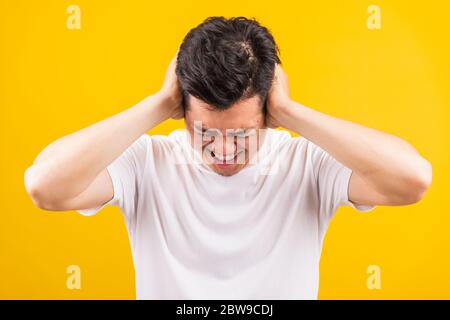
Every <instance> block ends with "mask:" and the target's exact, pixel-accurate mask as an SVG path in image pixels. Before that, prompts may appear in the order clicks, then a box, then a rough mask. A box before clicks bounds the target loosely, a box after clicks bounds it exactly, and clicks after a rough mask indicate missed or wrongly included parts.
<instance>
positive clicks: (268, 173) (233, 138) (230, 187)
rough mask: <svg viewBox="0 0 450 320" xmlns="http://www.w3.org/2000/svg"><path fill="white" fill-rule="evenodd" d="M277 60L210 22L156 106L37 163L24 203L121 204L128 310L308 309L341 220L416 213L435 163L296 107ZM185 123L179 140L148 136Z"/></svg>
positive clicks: (240, 21)
mask: <svg viewBox="0 0 450 320" xmlns="http://www.w3.org/2000/svg"><path fill="white" fill-rule="evenodd" d="M277 51H278V49H277V46H276V44H275V41H274V39H273V37H272V36H271V34H270V32H269V31H268V30H267V29H266V28H264V27H263V26H261V25H260V24H259V23H258V22H256V21H255V20H248V19H245V18H242V17H239V18H231V19H225V18H223V17H212V18H208V19H207V20H205V21H204V22H203V23H202V24H200V25H199V26H198V27H197V28H194V29H192V30H191V31H190V32H189V33H188V35H187V36H186V38H185V39H184V41H183V43H182V44H181V46H180V48H179V51H178V53H177V55H176V57H175V58H174V59H173V60H172V61H171V63H170V65H169V67H168V69H167V73H166V77H165V80H164V83H163V86H162V88H161V89H160V90H159V91H158V92H157V93H156V94H153V95H151V96H149V97H148V98H146V99H144V100H143V101H141V102H140V103H138V104H137V105H135V106H133V107H131V108H129V109H127V110H125V111H123V112H121V113H119V114H117V115H114V116H112V117H110V118H107V119H105V120H103V121H100V122H98V123H96V124H93V125H91V126H89V127H87V128H84V129H82V130H80V131H77V132H75V133H72V134H70V135H67V136H65V137H62V138H61V139H58V140H56V141H55V142H53V143H52V144H50V145H49V146H48V147H46V148H45V149H44V150H43V151H42V152H41V153H40V154H39V155H38V156H37V158H36V160H35V161H34V164H33V165H32V166H31V167H30V168H28V169H27V171H26V173H25V185H26V189H27V191H28V193H29V194H30V196H31V198H32V200H33V201H34V203H35V204H36V205H37V206H38V207H40V208H42V209H45V210H55V211H65V210H77V211H79V212H80V213H82V214H85V215H92V214H94V213H96V212H97V211H98V210H100V209H101V208H102V207H103V206H105V205H107V204H111V205H116V206H119V207H120V209H121V211H122V212H123V215H124V219H125V222H126V225H127V229H128V233H129V238H130V243H131V248H132V252H133V260H134V265H135V271H136V290H137V298H138V299H316V298H317V292H318V278H319V275H318V268H319V259H320V254H321V248H322V240H323V237H324V235H325V231H326V229H327V226H328V224H329V222H330V220H331V218H332V217H333V215H334V213H335V211H336V210H337V208H338V207H339V206H343V205H348V206H352V207H353V208H355V209H357V210H359V211H369V210H372V209H373V208H374V207H375V206H377V205H385V206H397V205H407V204H412V203H415V202H417V201H419V200H420V199H421V198H422V197H423V195H424V193H425V192H426V190H427V188H428V187H429V185H430V183H431V165H430V163H429V162H428V161H427V160H425V159H424V158H423V157H421V156H420V154H419V153H418V152H417V151H416V150H415V149H414V148H413V147H412V146H411V145H409V144H408V143H407V142H405V141H403V140H401V139H399V138H397V137H395V136H392V135H390V134H386V133H383V132H380V131H377V130H374V129H371V128H367V127H364V126H361V125H358V124H355V123H351V122H349V121H345V120H341V119H337V118H334V117H331V116H328V115H325V114H323V113H320V112H319V111H317V110H313V109H311V108H308V107H306V106H304V105H301V104H299V103H297V102H295V101H293V100H292V99H291V98H290V95H289V88H288V80H287V76H286V74H285V73H284V71H283V70H282V68H281V66H280V63H281V62H280V60H279V58H278V56H277ZM183 117H184V120H185V127H186V129H185V130H175V131H173V132H172V133H171V134H170V135H169V136H162V135H153V136H149V135H147V134H146V132H147V131H149V130H150V129H151V128H153V127H155V126H156V125H158V124H159V123H161V122H163V121H165V120H167V119H169V118H174V119H180V118H183ZM277 127H284V128H286V129H289V130H292V131H294V132H296V133H298V134H300V135H301V137H295V138H294V137H291V136H290V134H289V133H288V131H283V130H274V128H277Z"/></svg>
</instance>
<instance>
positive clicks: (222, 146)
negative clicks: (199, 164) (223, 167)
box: [213, 136, 236, 157]
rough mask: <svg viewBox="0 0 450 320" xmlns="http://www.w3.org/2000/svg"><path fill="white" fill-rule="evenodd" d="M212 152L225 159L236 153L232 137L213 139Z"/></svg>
mask: <svg viewBox="0 0 450 320" xmlns="http://www.w3.org/2000/svg"><path fill="white" fill-rule="evenodd" d="M213 152H214V153H215V154H216V155H218V156H221V157H227V156H231V155H234V154H235V153H236V143H235V141H234V138H233V137H229V136H228V137H227V136H224V137H221V138H218V139H214V148H213Z"/></svg>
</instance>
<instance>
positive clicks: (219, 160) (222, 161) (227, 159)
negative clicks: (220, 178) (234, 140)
mask: <svg viewBox="0 0 450 320" xmlns="http://www.w3.org/2000/svg"><path fill="white" fill-rule="evenodd" d="M242 152H243V151H240V152H238V153H236V154H234V155H233V154H231V155H228V156H227V155H225V156H221V155H219V154H216V153H214V151H211V157H212V158H213V160H214V165H215V166H217V167H219V168H227V167H230V166H232V165H235V164H237V161H236V160H237V158H238V156H239V155H240V154H241V153H242Z"/></svg>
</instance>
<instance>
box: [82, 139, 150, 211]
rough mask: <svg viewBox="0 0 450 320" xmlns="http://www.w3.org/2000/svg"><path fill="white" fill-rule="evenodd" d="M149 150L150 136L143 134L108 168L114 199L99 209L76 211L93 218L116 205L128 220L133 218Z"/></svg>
mask: <svg viewBox="0 0 450 320" xmlns="http://www.w3.org/2000/svg"><path fill="white" fill-rule="evenodd" d="M149 148H150V136H148V135H147V134H143V135H142V136H140V137H139V138H138V139H137V140H136V141H135V142H133V143H132V144H131V145H130V146H129V147H128V148H127V149H125V151H124V152H123V153H122V154H121V155H120V156H119V157H117V158H116V159H115V160H114V161H113V162H112V163H110V164H109V165H108V166H107V167H106V169H107V171H108V173H109V176H110V178H111V181H112V185H113V190H114V196H113V198H112V199H110V200H109V201H107V202H106V203H104V204H102V205H100V206H98V207H95V208H90V209H83V210H76V211H77V212H79V213H81V214H82V215H86V216H91V215H93V214H95V213H97V212H98V211H99V210H101V209H102V208H103V207H105V206H107V205H114V206H119V208H120V210H121V211H122V213H123V214H124V215H125V216H126V217H127V218H129V217H131V216H132V215H133V214H134V212H135V209H136V208H135V206H136V204H137V199H138V195H139V186H140V184H141V180H142V178H143V176H144V175H143V172H144V170H145V165H146V160H147V155H148V153H149Z"/></svg>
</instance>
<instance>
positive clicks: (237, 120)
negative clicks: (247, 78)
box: [185, 95, 265, 176]
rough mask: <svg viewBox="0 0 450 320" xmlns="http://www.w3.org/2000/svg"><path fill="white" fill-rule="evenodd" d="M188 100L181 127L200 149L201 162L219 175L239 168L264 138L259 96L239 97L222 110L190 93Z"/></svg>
mask: <svg viewBox="0 0 450 320" xmlns="http://www.w3.org/2000/svg"><path fill="white" fill-rule="evenodd" d="M188 99H189V101H188V102H187V104H188V106H189V107H188V108H187V109H186V113H185V127H186V130H187V131H188V133H189V136H190V139H189V140H190V143H191V146H192V147H193V148H194V149H195V151H197V152H201V157H202V161H203V162H204V163H205V164H206V165H208V166H209V167H210V168H211V169H212V170H214V171H215V172H216V173H218V174H220V175H222V176H232V175H234V174H236V173H238V172H239V171H241V170H242V169H243V168H244V167H246V166H247V165H248V164H249V162H250V160H251V159H253V158H252V157H253V156H254V155H255V154H256V153H257V151H258V150H259V148H260V146H261V145H262V142H263V141H264V137H265V130H261V129H264V128H265V121H264V113H263V111H262V106H261V103H260V98H259V95H255V96H253V97H251V98H248V99H242V100H240V101H238V102H236V103H235V104H234V105H232V106H230V107H229V108H228V109H225V110H218V109H214V108H213V107H212V106H210V105H208V104H207V103H205V102H203V101H202V100H200V99H197V98H195V97H194V96H191V95H188ZM195 144H197V146H196V145H195Z"/></svg>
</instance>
